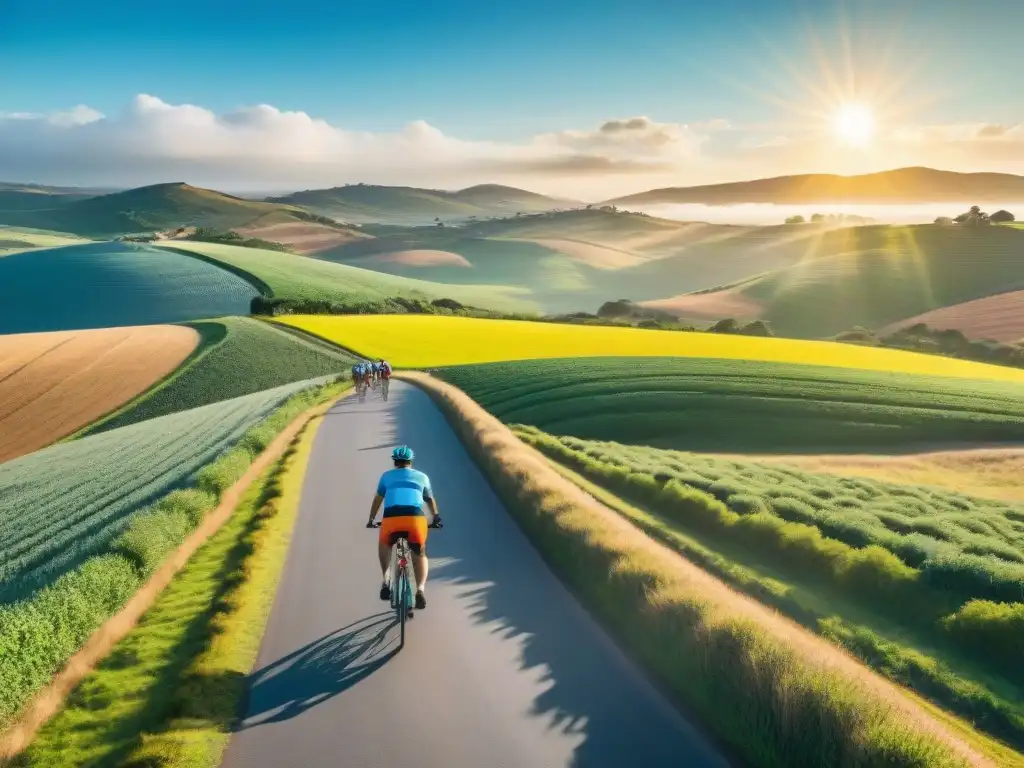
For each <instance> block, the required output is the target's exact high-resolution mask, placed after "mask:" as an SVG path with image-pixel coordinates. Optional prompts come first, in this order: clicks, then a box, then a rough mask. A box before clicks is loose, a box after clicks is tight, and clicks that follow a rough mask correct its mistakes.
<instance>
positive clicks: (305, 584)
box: [224, 381, 726, 768]
mask: <svg viewBox="0 0 1024 768" xmlns="http://www.w3.org/2000/svg"><path fill="white" fill-rule="evenodd" d="M401 443H407V444H409V445H411V446H412V447H413V448H414V450H415V451H416V466H417V467H418V468H419V469H422V470H424V471H425V472H427V473H428V474H429V475H430V477H431V480H432V482H433V486H434V490H435V493H436V495H437V499H438V503H439V505H440V510H441V514H442V517H443V518H444V520H445V527H444V528H443V529H440V530H434V531H431V535H430V543H429V545H428V554H430V556H431V558H432V559H431V572H430V579H429V581H428V584H427V599H428V606H427V608H426V610H423V611H417V612H416V616H415V618H414V619H413V620H412V621H411V622H410V624H409V625H408V628H407V629H408V634H407V638H406V646H405V648H404V649H403V650H402V651H401V652H400V653H396V647H397V638H398V628H397V626H396V625H395V623H394V620H393V614H392V613H391V612H390V611H389V610H388V607H387V603H384V602H382V601H381V600H379V598H378V595H377V592H378V590H379V588H380V572H379V569H378V566H377V558H376V551H375V550H376V536H377V531H376V530H367V529H366V528H365V527H364V526H365V524H366V519H367V515H368V512H369V503H370V499H371V497H372V495H373V491H374V488H375V485H376V480H377V478H378V476H379V474H380V472H382V471H383V470H385V469H387V468H388V467H389V465H390V462H389V454H390V451H391V449H392V447H393V446H395V445H396V444H401ZM250 686H251V687H250V694H249V700H248V706H247V714H246V716H245V719H244V721H243V723H242V724H241V726H240V729H239V731H238V732H237V733H236V734H235V735H234V737H233V739H232V742H231V745H230V747H229V750H228V753H227V755H226V758H225V762H224V766H226V767H227V768H243V767H244V768H256V767H261V768H262V767H266V768H271V766H273V767H274V768H286V767H287V768H292V767H295V768H313V767H315V766H338V767H339V768H341V767H344V768H386V767H389V766H408V767H409V768H433V767H434V766H437V767H438V768H440V767H441V766H444V768H477V767H478V766H479V767H485V766H486V767H490V766H495V767H496V768H497V767H499V766H500V768H549V767H550V768H555V767H556V766H581V767H582V768H592V767H594V766H600V767H601V768H604V767H606V766H607V767H608V768H612V767H613V766H614V768H624V767H625V766H659V767H662V766H666V765H673V766H694V767H698V766H723V765H726V761H725V760H724V759H723V758H722V757H721V756H720V755H719V754H718V753H717V752H716V751H715V750H714V748H713V747H711V746H710V745H709V744H708V743H707V741H706V740H705V739H704V738H702V737H701V736H700V735H698V734H697V732H696V731H695V730H694V729H693V728H692V727H691V726H690V725H689V724H688V723H687V722H686V721H685V720H684V719H683V718H682V717H681V716H680V715H679V714H678V712H677V711H676V710H675V709H673V708H672V707H671V706H670V705H669V704H668V703H667V702H666V701H665V700H664V699H663V698H662V697H661V696H660V695H659V694H658V693H657V692H656V691H655V690H654V688H653V687H652V686H651V685H650V684H649V683H648V682H647V681H646V680H645V679H644V678H643V677H642V676H641V674H640V673H639V672H638V671H637V670H636V668H635V667H634V666H633V665H632V664H631V663H630V662H629V661H628V660H627V659H626V658H625V657H624V656H623V655H622V654H621V652H619V650H618V649H617V648H616V647H615V646H614V645H613V644H612V642H611V641H610V640H609V639H608V637H607V635H605V634H604V632H603V631H602V630H600V629H599V628H598V626H597V625H596V624H595V623H594V621H593V620H592V619H591V618H590V617H589V616H588V615H587V614H586V612H585V611H584V610H583V609H582V608H581V607H580V606H579V605H578V604H577V603H576V602H575V601H574V600H573V598H572V597H571V595H570V594H569V593H568V592H567V591H566V590H565V588H564V587H563V586H562V585H561V584H560V583H559V582H558V581H557V579H556V578H555V577H554V575H553V574H552V573H551V571H549V570H548V568H547V566H546V565H545V564H544V562H543V561H542V560H541V558H540V556H539V555H538V554H537V552H536V551H535V550H534V549H533V548H532V547H531V545H530V544H529V542H528V541H527V540H526V538H525V537H524V536H523V534H522V533H521V532H520V531H519V529H518V528H517V527H516V524H515V523H514V521H513V520H512V519H511V518H510V517H509V515H508V513H507V512H506V511H505V509H504V507H503V506H502V504H501V502H500V501H499V500H498V498H497V497H496V496H495V494H494V492H493V491H492V490H491V488H490V486H489V485H488V484H487V482H486V481H485V480H484V478H483V476H482V475H481V473H480V471H479V470H478V469H477V467H476V466H475V465H474V464H473V462H472V460H471V459H470V458H469V457H468V455H467V454H466V452H465V450H464V449H463V447H462V445H461V444H460V443H459V441H458V439H457V438H456V436H455V434H454V433H453V432H452V431H451V429H450V428H449V426H448V424H447V422H446V421H445V418H444V416H443V415H442V414H441V413H440V411H438V410H437V408H436V407H435V406H434V404H433V403H432V402H431V401H430V399H429V398H428V397H427V395H426V394H424V393H423V392H422V391H421V390H419V389H417V388H415V387H413V386H411V385H408V384H405V383H402V382H397V381H396V382H393V384H392V387H391V397H390V399H389V401H388V402H386V403H385V402H383V401H382V400H380V399H379V398H377V397H376V395H375V394H371V396H370V397H369V398H367V400H366V402H364V403H359V402H357V401H356V400H355V398H352V397H349V398H345V399H343V400H341V401H339V402H338V403H337V404H335V406H334V407H333V408H332V410H331V411H330V412H329V413H328V415H327V416H326V418H325V420H324V422H323V424H322V425H321V427H320V431H319V433H318V434H317V437H316V442H315V445H314V449H313V454H312V457H311V459H310V464H309V469H308V473H307V476H306V480H305V487H304V490H303V497H302V505H301V510H300V515H299V520H298V523H297V525H296V529H295V535H294V539H293V541H292V546H291V551H290V553H289V556H288V562H287V565H286V566H285V573H284V576H283V579H282V581H281V585H280V589H279V592H278V595H277V599H276V602H275V605H274V609H273V613H272V615H271V617H270V622H269V625H268V627H267V632H266V635H265V636H264V638H263V645H262V648H261V650H260V655H259V659H258V662H257V667H256V670H255V671H254V672H253V675H252V679H251V682H250Z"/></svg>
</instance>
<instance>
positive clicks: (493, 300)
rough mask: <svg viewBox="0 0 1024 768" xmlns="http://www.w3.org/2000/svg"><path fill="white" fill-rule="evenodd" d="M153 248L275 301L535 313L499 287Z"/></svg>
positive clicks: (225, 249) (203, 248)
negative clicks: (401, 301) (244, 279)
mask: <svg viewBox="0 0 1024 768" xmlns="http://www.w3.org/2000/svg"><path fill="white" fill-rule="evenodd" d="M157 250H160V251H168V250H173V251H180V252H182V253H189V254H198V255H199V256H201V257H204V258H206V259H208V260H209V261H211V262H213V263H218V264H222V265H226V266H227V267H228V268H229V269H231V270H233V271H234V272H236V273H237V274H242V275H247V276H249V279H250V280H251V281H252V282H253V284H259V285H260V286H261V290H262V291H263V292H264V293H265V294H267V295H270V296H274V297H278V298H292V299H325V300H328V301H336V302H349V303H351V302H359V301H379V300H382V299H386V298H393V297H406V298H423V299H438V298H450V299H455V300H456V301H459V302H462V303H463V304H468V305H471V306H474V307H480V308H484V309H493V310H500V311H509V312H532V311H536V310H537V305H536V304H535V302H534V301H533V300H532V297H531V296H530V295H529V292H528V291H526V290H523V289H521V288H514V287H508V286H503V285H477V284H473V285H445V284H443V283H436V282H428V281H426V280H414V279H409V278H404V277H398V276H394V275H386V274H382V273H380V272H373V271H371V270H368V269H359V268H358V267H351V266H346V265H342V264H332V263H331V262H328V261H319V260H316V259H310V258H304V257H300V256H295V255H292V254H287V253H279V252H277V251H265V250H261V249H257V248H239V247H236V246H231V245H219V244H214V243H193V242H176V243H175V244H174V245H173V246H170V245H161V246H159V247H158V248H157ZM197 261H198V260H197ZM236 314H237V313H236ZM242 314H244V313H242Z"/></svg>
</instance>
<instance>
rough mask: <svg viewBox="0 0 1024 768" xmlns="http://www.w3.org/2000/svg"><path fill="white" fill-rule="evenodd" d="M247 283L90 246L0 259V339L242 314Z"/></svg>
mask: <svg viewBox="0 0 1024 768" xmlns="http://www.w3.org/2000/svg"><path fill="white" fill-rule="evenodd" d="M256 295H257V292H256V289H255V288H253V287H252V286H251V285H250V284H249V283H248V282H246V281H245V280H243V279H241V278H240V277H237V276H236V275H233V274H231V273H230V272H228V271H226V270H223V269H219V268H217V267H215V266H213V265H211V264H205V263H203V262H202V261H200V260H198V259H193V258H189V257H188V256H184V255H181V254H178V253H174V252H171V251H167V250H163V249H157V248H150V247H147V246H142V245H136V244H130V243H91V244H88V245H75V246H68V247H63V248H48V249H44V250H34V251H25V252H21V253H15V254H12V255H10V256H6V257H4V258H2V259H0V306H3V307H4V312H3V313H2V314H0V333H31V332H35V331H66V330H78V329H83V328H108V327H114V326H125V325H156V324H160V323H172V322H179V321H182V320H196V319H199V318H204V317H215V316H218V315H238V314H248V312H249V303H250V301H251V299H252V298H253V297H254V296H256Z"/></svg>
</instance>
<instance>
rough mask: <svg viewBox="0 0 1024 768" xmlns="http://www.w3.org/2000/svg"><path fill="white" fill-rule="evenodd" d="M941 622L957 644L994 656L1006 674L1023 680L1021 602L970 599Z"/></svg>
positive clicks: (1023, 611)
mask: <svg viewBox="0 0 1024 768" xmlns="http://www.w3.org/2000/svg"><path fill="white" fill-rule="evenodd" d="M941 625H942V628H943V629H944V630H945V631H946V632H947V633H948V634H949V636H950V637H951V638H952V639H953V640H954V641H955V642H956V643H957V644H958V645H960V646H961V647H963V648H964V649H966V650H968V651H971V652H973V653H975V654H978V655H980V656H986V655H987V656H990V657H994V658H995V659H996V660H997V661H998V662H999V663H1001V664H1003V665H1004V671H1005V673H1006V674H1007V675H1008V676H1009V677H1011V678H1013V679H1014V680H1016V681H1018V682H1024V642H1022V638H1024V602H1017V603H995V602H992V601H989V600H971V601H969V602H968V603H967V604H966V605H964V606H963V607H962V608H961V609H960V610H959V611H957V612H956V613H953V614H951V615H949V616H946V617H944V618H943V619H942V621H941Z"/></svg>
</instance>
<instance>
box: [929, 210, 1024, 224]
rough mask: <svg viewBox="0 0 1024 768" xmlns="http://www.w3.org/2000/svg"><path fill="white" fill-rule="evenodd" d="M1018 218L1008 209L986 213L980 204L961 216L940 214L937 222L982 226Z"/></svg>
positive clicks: (1007, 222)
mask: <svg viewBox="0 0 1024 768" xmlns="http://www.w3.org/2000/svg"><path fill="white" fill-rule="evenodd" d="M1016 220H1017V218H1016V217H1015V216H1014V215H1013V214H1012V213H1010V212H1009V211H1006V210H998V211H996V212H995V213H993V214H988V213H985V212H984V211H983V210H981V207H980V206H977V205H972V206H971V207H970V210H967V211H964V212H963V213H961V214H960V215H959V216H952V217H950V216H939V217H938V218H937V219H936V220H935V223H936V224H940V225H943V226H950V225H952V224H960V225H961V226H965V227H982V226H986V225H988V224H1009V223H1010V222H1011V221H1016Z"/></svg>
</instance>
